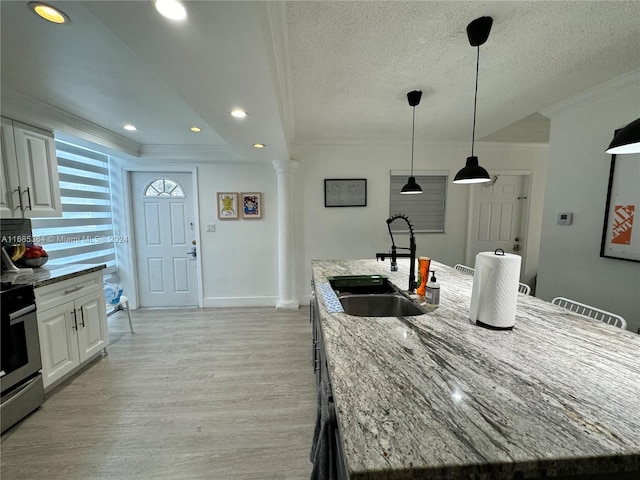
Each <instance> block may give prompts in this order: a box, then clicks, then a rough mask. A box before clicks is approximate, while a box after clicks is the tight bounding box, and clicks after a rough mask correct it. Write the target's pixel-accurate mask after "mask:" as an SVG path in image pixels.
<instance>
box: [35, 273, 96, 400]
mask: <svg viewBox="0 0 640 480" xmlns="http://www.w3.org/2000/svg"><path fill="white" fill-rule="evenodd" d="M35 293H36V307H37V308H38V310H37V316H38V334H39V337H40V354H41V356H42V377H43V381H44V386H45V388H46V387H48V386H50V385H52V384H53V383H54V382H56V381H58V380H60V379H63V378H65V377H66V376H68V375H70V374H71V373H73V372H75V371H76V370H78V369H79V368H81V367H82V366H83V365H84V364H85V363H86V362H88V361H89V360H91V359H92V358H93V357H94V356H96V355H97V354H99V353H100V351H101V350H103V349H104V348H106V347H107V345H108V344H109V332H108V329H107V312H106V307H105V300H104V291H103V289H102V273H101V272H99V271H98V272H92V273H89V274H86V275H82V276H79V277H75V278H72V279H70V280H64V281H62V282H59V283H54V284H51V285H47V286H44V287H40V288H36V290H35Z"/></svg>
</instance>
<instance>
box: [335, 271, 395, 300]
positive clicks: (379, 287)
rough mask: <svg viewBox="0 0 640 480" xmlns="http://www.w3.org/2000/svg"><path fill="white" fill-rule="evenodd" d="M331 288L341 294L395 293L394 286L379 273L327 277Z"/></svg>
mask: <svg viewBox="0 0 640 480" xmlns="http://www.w3.org/2000/svg"><path fill="white" fill-rule="evenodd" d="M329 283H330V284H331V288H333V290H334V291H335V292H336V295H338V296H339V295H341V294H369V293H375V294H381V293H395V292H396V288H395V287H394V286H393V284H392V283H391V282H389V280H388V279H387V278H386V277H384V276H381V275H346V276H341V277H329Z"/></svg>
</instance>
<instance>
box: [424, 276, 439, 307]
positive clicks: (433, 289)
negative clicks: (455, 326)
mask: <svg viewBox="0 0 640 480" xmlns="http://www.w3.org/2000/svg"><path fill="white" fill-rule="evenodd" d="M427 303H428V304H429V305H438V304H439V303H440V284H439V283H438V282H437V280H436V271H435V270H431V280H429V281H428V282H427Z"/></svg>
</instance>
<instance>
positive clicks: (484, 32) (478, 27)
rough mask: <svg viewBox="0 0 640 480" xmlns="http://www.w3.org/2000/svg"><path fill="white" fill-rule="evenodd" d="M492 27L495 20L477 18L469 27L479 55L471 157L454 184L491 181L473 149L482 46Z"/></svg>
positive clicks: (457, 175)
mask: <svg viewBox="0 0 640 480" xmlns="http://www.w3.org/2000/svg"><path fill="white" fill-rule="evenodd" d="M491 25H493V19H492V18H491V17H480V18H476V19H475V20H474V21H473V22H471V23H470V24H469V25H467V37H468V38H469V44H470V45H471V46H472V47H478V54H477V57H476V88H475V94H474V98H473V130H472V133H471V156H470V157H467V164H466V165H465V167H464V168H463V169H462V170H460V171H459V172H458V173H457V174H456V176H455V178H454V179H453V183H461V184H467V183H484V182H488V181H489V180H491V177H489V173H488V172H487V171H486V170H485V169H484V168H482V167H481V166H480V165H479V164H478V157H476V156H475V155H474V154H473V151H474V150H473V149H474V146H475V141H476V112H477V106H478V70H479V67H480V45H482V44H484V43H485V42H486V41H487V39H488V38H489V32H491Z"/></svg>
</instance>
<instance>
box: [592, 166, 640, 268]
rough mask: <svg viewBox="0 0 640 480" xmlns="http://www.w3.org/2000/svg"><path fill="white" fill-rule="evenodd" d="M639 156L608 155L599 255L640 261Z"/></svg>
mask: <svg viewBox="0 0 640 480" xmlns="http://www.w3.org/2000/svg"><path fill="white" fill-rule="evenodd" d="M639 186H640V154H631V155H612V158H611V168H610V171H609V188H608V190H607V204H606V210H605V217H604V226H603V229H602V243H601V246H600V256H601V257H607V258H617V259H620V260H629V261H631V262H640V220H638V219H636V218H635V216H636V214H637V213H638V212H639V211H640V188H639Z"/></svg>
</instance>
